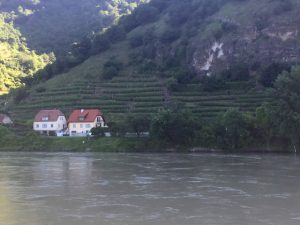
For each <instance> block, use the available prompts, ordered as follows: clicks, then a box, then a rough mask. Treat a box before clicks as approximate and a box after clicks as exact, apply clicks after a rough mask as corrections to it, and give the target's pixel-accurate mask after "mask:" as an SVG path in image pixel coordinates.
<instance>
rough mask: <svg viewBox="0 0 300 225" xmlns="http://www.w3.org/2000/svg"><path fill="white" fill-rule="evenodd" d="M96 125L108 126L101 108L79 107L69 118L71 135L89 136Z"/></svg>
mask: <svg viewBox="0 0 300 225" xmlns="http://www.w3.org/2000/svg"><path fill="white" fill-rule="evenodd" d="M95 127H106V125H105V120H104V117H103V114H102V112H101V111H100V110H99V109H77V110H74V111H73V112H72V113H71V115H70V117H69V119H68V130H69V134H70V136H88V135H90V132H91V130H92V128H95Z"/></svg>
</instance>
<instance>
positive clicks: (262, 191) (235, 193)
mask: <svg viewBox="0 0 300 225" xmlns="http://www.w3.org/2000/svg"><path fill="white" fill-rule="evenodd" d="M269 224H270V225H299V224H300V157H297V156H295V155H272V154H268V155H222V154H199V155H198V154H186V155H185V154H94V153H88V154H84V153H70V154H64V153H55V154H45V153H0V225H269Z"/></svg>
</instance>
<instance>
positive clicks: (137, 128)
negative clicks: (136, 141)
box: [127, 115, 151, 137]
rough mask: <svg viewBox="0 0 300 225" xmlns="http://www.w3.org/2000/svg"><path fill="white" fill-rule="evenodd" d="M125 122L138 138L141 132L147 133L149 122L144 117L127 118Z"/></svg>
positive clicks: (148, 119)
mask: <svg viewBox="0 0 300 225" xmlns="http://www.w3.org/2000/svg"><path fill="white" fill-rule="evenodd" d="M127 120H128V124H129V126H130V127H131V129H132V130H133V131H134V132H135V133H136V134H137V136H138V137H140V136H141V134H142V132H147V131H149V129H150V122H151V120H150V118H148V117H146V116H142V115H136V116H129V117H128V119H127Z"/></svg>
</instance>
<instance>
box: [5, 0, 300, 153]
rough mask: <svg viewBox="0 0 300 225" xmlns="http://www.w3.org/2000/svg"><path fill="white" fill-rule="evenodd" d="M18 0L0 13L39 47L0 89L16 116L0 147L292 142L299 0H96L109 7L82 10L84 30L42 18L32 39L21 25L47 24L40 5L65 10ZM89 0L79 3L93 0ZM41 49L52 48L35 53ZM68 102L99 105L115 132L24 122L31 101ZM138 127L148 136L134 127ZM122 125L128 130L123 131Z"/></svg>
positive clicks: (36, 105)
mask: <svg viewBox="0 0 300 225" xmlns="http://www.w3.org/2000/svg"><path fill="white" fill-rule="evenodd" d="M16 2H17V3H16V5H14V4H12V5H13V7H15V6H17V5H19V6H22V8H20V7H17V8H18V9H19V10H18V13H17V16H16V17H17V18H19V19H16V18H15V17H13V18H12V19H10V21H11V22H9V23H8V22H7V20H5V22H6V24H9V26H11V28H12V29H15V27H16V26H19V28H20V33H19V34H20V35H24V36H26V37H27V40H25V39H24V40H23V43H24V45H25V44H27V45H28V46H31V47H33V48H34V49H37V50H38V51H39V52H40V53H38V54H36V56H34V57H42V58H43V59H44V58H46V59H47V60H44V62H45V61H46V64H42V65H41V66H40V67H38V68H39V69H38V70H39V71H38V72H37V73H35V74H32V75H30V76H29V78H26V79H19V80H18V82H19V83H18V85H16V86H20V85H22V84H21V83H23V84H26V85H25V86H24V87H23V88H19V89H16V90H13V91H11V92H10V94H9V95H5V96H2V97H1V98H0V105H2V111H4V112H6V113H8V114H10V115H11V116H12V117H13V118H15V119H17V125H16V127H13V128H1V132H2V134H3V135H1V139H0V140H1V144H2V145H1V146H2V148H3V149H5V148H6V149H8V148H9V147H11V148H15V149H18V148H27V149H29V148H30V147H31V149H63V148H65V149H91V150H97V149H100V150H105V149H107V150H109V149H111V150H116V149H119V150H120V149H121V150H129V149H151V150H155V149H163V148H174V147H178V148H180V149H187V148H190V147H197V146H201V147H204V148H213V149H231V150H232V149H245V150H247V149H265V150H277V149H278V150H287V151H296V150H297V148H298V146H299V135H298V133H299V132H298V129H299V127H300V126H299V115H298V112H300V109H298V104H299V103H298V95H299V93H298V89H299V88H298V86H297V81H298V79H299V78H298V77H299V67H298V66H297V64H299V63H300V62H298V61H297V59H296V58H297V55H298V54H299V53H298V52H297V48H291V46H297V44H298V42H299V37H298V36H297V35H298V34H297V32H296V33H295V32H294V31H295V30H297V29H298V24H299V23H298V21H299V15H298V13H297V9H298V8H299V7H300V4H299V2H298V1H294V0H284V1H279V0H274V1H267V0H263V1H257V0H243V1H242V0H217V1H209V0H193V1H179V0H152V1H150V2H149V3H148V1H122V2H123V3H124V4H123V3H122V4H121V5H119V6H116V7H115V8H114V7H107V4H106V5H105V4H104V5H103V6H100V8H101V10H102V11H101V15H102V17H101V18H102V19H103V15H106V14H109V15H112V16H111V17H109V18H110V22H109V23H105V25H104V24H103V23H102V22H103V21H102V19H99V18H98V17H97V16H96V17H97V18H98V19H99V20H98V19H96V17H95V18H94V17H93V18H92V19H91V20H89V21H98V23H97V24H96V25H95V24H94V25H95V26H90V27H89V26H87V28H86V29H87V30H88V31H86V32H83V33H85V34H81V35H78V34H77V33H76V32H74V33H73V32H72V35H71V36H70V35H67V36H66V39H67V40H68V41H65V42H64V44H62V42H55V41H53V42H52V41H50V42H51V43H50V42H49V40H46V39H44V38H41V37H42V34H41V32H42V30H41V29H36V33H35V34H34V35H33V36H34V40H35V41H33V42H32V43H31V41H30V40H31V39H30V38H33V37H30V35H29V34H30V33H31V31H30V32H29V33H28V32H26V31H28V30H27V29H28V27H29V24H32V23H34V24H37V23H36V22H32V21H38V20H41V21H43V22H42V24H47V23H46V21H47V17H48V16H49V18H51V17H50V16H51V12H49V11H47V10H53V9H55V8H56V9H57V10H60V11H63V9H62V8H59V6H62V5H61V4H60V3H59V2H56V1H54V3H53V7H50V6H49V7H48V6H47V7H46V8H47V10H46V12H44V11H42V10H41V9H40V8H39V7H42V6H46V5H43V4H47V3H45V2H44V1H37V2H39V3H37V2H35V1H29V2H31V3H28V5H26V7H25V6H24V5H22V4H23V3H20V2H18V1H16ZM63 2H64V4H66V5H70V4H71V3H70V1H68V0H64V1H63ZM95 2H96V1H85V3H82V4H87V5H86V8H87V9H88V8H89V7H90V8H89V9H92V11H93V10H95V8H94V6H95ZM126 2H127V3H126ZM107 3H111V2H110V1H107ZM2 4H4V3H2ZM72 4H73V3H72ZM72 4H71V5H72ZM74 4H75V5H73V6H74V7H69V8H70V10H71V11H72V10H74V9H76V8H77V9H78V6H80V3H79V1H78V2H77V1H74ZM78 4H79V5H78ZM138 5H139V6H138ZM4 6H5V7H3V6H2V7H3V8H5V9H7V8H9V7H11V6H8V5H5V4H4ZM111 6H112V5H111ZM79 8H80V7H79ZM1 9H2V8H1ZM9 9H11V8H9ZM25 9H31V10H32V13H26V12H28V11H26V10H25ZM113 9H118V10H119V11H120V13H117V14H114V13H115V12H116V10H113ZM122 9H126V10H125V11H124V10H122ZM118 10H117V11H118ZM9 11H10V10H6V11H3V14H5V13H4V12H6V14H7V12H9ZM105 11H107V12H105ZM119 11H118V12H119ZM93 12H95V11H93ZM97 12H99V11H97ZM236 12H243V13H236ZM253 12H255V13H253ZM27 14H28V15H27ZM96 14H97V13H96ZM9 15H10V16H11V15H14V14H13V13H9ZM43 15H44V16H43ZM45 15H46V16H45ZM60 15H61V16H62V18H63V16H64V15H63V14H60ZM97 15H98V14H97ZM122 15H126V16H123V17H122ZM26 18H27V19H26ZM105 18H106V17H105ZM80 19H82V20H84V18H76V19H75V18H74V19H70V17H68V20H67V19H66V20H63V19H62V20H61V21H63V22H62V24H60V23H59V26H58V28H59V29H62V30H64V29H63V28H62V27H64V26H63V25H64V23H68V26H70V27H72V26H73V25H74V24H77V22H76V21H78V20H80ZM99 21H102V22H101V24H100V22H99ZM91 24H92V23H91ZM274 24H275V25H274ZM48 25H49V24H48ZM48 25H47V26H45V27H48ZM71 25H72V26H71ZM103 28H104V29H103ZM47 29H50V30H51V29H54V28H51V26H49V27H48V28H47ZM89 31H90V32H91V33H89ZM53 33H55V32H53ZM61 34H62V33H61ZM20 35H19V37H20V38H21V36H20ZM82 35H83V36H82ZM63 37H64V36H63V35H61V37H60V38H63ZM6 42H8V41H6ZM72 43H73V44H72ZM45 49H47V50H45ZM66 49H68V50H66ZM60 50H63V52H61V51H60ZM28 51H29V50H28ZM48 51H53V54H50V53H47V54H46V55H45V54H44V53H43V52H48ZM66 52H67V53H66ZM32 54H33V53H32ZM32 54H31V55H32ZM43 54H44V55H43ZM295 56H296V58H295ZM7 64H8V63H5V64H4V65H7ZM22 68H23V67H22ZM42 68H44V69H42ZM32 73H34V72H32ZM298 83H299V82H298ZM5 88H6V89H9V88H11V87H10V86H9V85H5ZM74 107H77V108H91V107H97V108H98V107H99V108H100V109H101V110H102V111H103V113H104V115H107V116H108V117H109V118H108V119H109V121H110V124H109V127H110V128H109V131H110V132H111V133H112V134H113V136H115V137H113V138H101V136H102V134H103V130H101V129H100V130H94V131H93V132H94V134H95V135H96V136H98V137H95V138H90V139H89V140H85V139H76V141H73V142H72V140H71V139H67V138H63V139H54V138H41V137H38V136H37V135H36V134H34V133H31V132H30V131H29V130H30V128H29V127H30V126H29V125H28V124H31V120H32V118H33V116H34V114H35V113H36V112H37V111H38V110H40V109H43V108H60V109H62V110H63V111H64V112H65V113H68V112H70V111H71V109H72V108H74ZM18 126H19V127H18ZM24 130H25V131H26V132H24ZM145 131H150V138H144V137H140V138H138V136H142V135H140V134H141V133H143V132H145ZM126 133H136V134H137V135H136V136H137V137H136V138H128V137H124V136H126ZM24 135H25V136H26V137H25V138H24V137H22V136H24ZM12 140H17V141H15V142H14V143H12ZM32 143H35V144H32ZM80 143H81V144H80ZM14 145H15V147H14ZM20 146H22V147H20Z"/></svg>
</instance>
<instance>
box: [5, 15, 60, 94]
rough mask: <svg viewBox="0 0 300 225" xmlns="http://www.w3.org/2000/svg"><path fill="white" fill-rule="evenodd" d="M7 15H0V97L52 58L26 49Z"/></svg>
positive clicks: (19, 34)
mask: <svg viewBox="0 0 300 225" xmlns="http://www.w3.org/2000/svg"><path fill="white" fill-rule="evenodd" d="M11 20H12V18H11V17H10V15H8V14H0V95H1V93H3V92H6V91H8V90H9V89H11V88H16V87H19V86H20V85H21V79H22V78H25V77H27V76H33V75H34V74H35V73H36V72H37V71H39V70H41V69H43V68H44V67H45V66H46V65H47V64H49V63H51V62H52V61H53V60H54V58H51V56H50V55H46V54H37V53H36V52H35V51H32V50H30V49H28V47H27V45H26V42H25V40H24V39H23V38H22V35H21V33H20V32H19V31H18V30H16V29H15V28H14V27H13V24H12V22H11Z"/></svg>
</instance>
